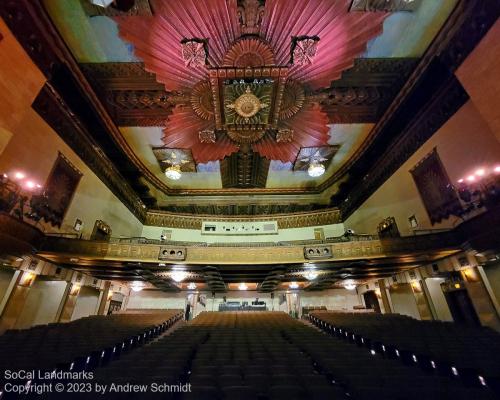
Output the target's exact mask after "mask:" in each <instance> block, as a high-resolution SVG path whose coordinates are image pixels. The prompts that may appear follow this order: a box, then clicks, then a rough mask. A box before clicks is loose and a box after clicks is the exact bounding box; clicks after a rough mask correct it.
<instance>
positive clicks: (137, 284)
mask: <svg viewBox="0 0 500 400" xmlns="http://www.w3.org/2000/svg"><path fill="white" fill-rule="evenodd" d="M130 289H132V291H133V292H140V291H141V290H142V289H144V285H143V284H142V282H134V283H132V286H130Z"/></svg>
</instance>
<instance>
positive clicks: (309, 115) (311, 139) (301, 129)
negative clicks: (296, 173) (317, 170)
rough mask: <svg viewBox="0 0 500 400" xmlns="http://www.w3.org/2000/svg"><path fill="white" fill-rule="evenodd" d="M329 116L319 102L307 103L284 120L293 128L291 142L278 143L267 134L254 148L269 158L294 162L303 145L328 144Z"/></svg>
mask: <svg viewBox="0 0 500 400" xmlns="http://www.w3.org/2000/svg"><path fill="white" fill-rule="evenodd" d="M327 124H328V116H327V115H326V114H325V113H324V112H323V111H322V110H321V107H320V106H319V105H318V104H307V105H305V106H304V108H303V109H302V110H301V111H300V112H299V113H298V114H296V115H295V116H293V117H292V118H291V119H289V120H286V121H283V122H282V125H283V126H284V127H286V128H288V129H291V130H293V139H292V141H291V142H290V143H276V140H275V139H274V137H272V136H271V135H270V134H266V136H264V138H263V139H262V140H261V141H259V142H257V143H255V144H254V145H253V146H252V148H253V150H254V151H256V152H258V153H259V154H260V155H261V156H264V157H266V158H267V159H269V160H280V161H281V162H289V161H291V162H293V161H295V158H296V157H297V154H298V152H299V150H300V148H301V147H320V146H324V145H326V144H328V139H329V137H330V136H329V134H328V133H329V131H330V129H329V127H328V125H327Z"/></svg>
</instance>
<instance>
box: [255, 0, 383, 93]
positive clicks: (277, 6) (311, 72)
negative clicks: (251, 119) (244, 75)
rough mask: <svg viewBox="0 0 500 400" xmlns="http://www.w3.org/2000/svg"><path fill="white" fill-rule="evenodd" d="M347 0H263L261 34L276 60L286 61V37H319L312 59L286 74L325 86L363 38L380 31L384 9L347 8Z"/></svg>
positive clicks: (314, 85)
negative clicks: (305, 64) (361, 10)
mask: <svg viewBox="0 0 500 400" xmlns="http://www.w3.org/2000/svg"><path fill="white" fill-rule="evenodd" d="M350 3H351V0H335V1H333V0H309V1H287V0H267V1H266V9H265V13H264V19H263V21H262V27H261V35H262V37H263V38H265V39H266V40H267V41H268V42H269V43H270V44H271V47H272V48H273V49H274V53H275V56H276V61H277V63H278V64H280V65H285V64H287V63H288V62H289V61H290V38H291V37H293V36H318V37H319V38H320V40H319V42H318V44H317V46H318V49H317V53H316V56H315V58H314V62H313V63H312V64H310V65H308V66H292V67H291V68H290V73H289V77H290V78H292V79H295V80H299V81H301V82H304V83H307V84H309V85H310V86H311V87H312V88H315V89H316V88H319V87H324V86H329V85H330V83H331V82H332V81H333V80H336V79H339V78H340V76H341V74H342V71H344V70H346V69H348V68H349V67H351V66H352V65H353V62H354V58H356V57H357V56H359V55H361V54H362V53H363V52H364V51H365V50H366V44H367V42H368V41H369V40H370V39H372V38H373V37H375V36H377V35H379V34H380V33H382V28H383V22H384V19H385V18H386V17H387V15H388V14H387V13H382V12H378V13H358V12H348V10H349V6H350Z"/></svg>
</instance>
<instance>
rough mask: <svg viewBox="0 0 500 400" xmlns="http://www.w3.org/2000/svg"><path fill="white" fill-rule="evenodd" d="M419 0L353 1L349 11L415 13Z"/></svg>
mask: <svg viewBox="0 0 500 400" xmlns="http://www.w3.org/2000/svg"><path fill="white" fill-rule="evenodd" d="M419 4H420V0H354V1H353V2H352V5H351V9H350V11H385V12H395V11H415V10H416V9H417V7H418V6H419Z"/></svg>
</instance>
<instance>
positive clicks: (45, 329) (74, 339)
mask: <svg viewBox="0 0 500 400" xmlns="http://www.w3.org/2000/svg"><path fill="white" fill-rule="evenodd" d="M182 315H183V313H182V310H163V311H161V312H155V313H141V314H137V313H134V314H125V313H124V314H114V315H109V316H90V317H86V318H81V319H78V320H75V321H72V322H69V323H52V324H48V325H38V326H35V327H33V328H30V329H24V330H9V331H6V332H5V333H4V334H3V335H2V336H0V354H1V355H2V356H1V357H0V372H3V371H5V370H12V371H16V370H31V369H36V370H41V371H52V370H54V369H57V368H59V369H64V370H72V371H77V370H84V369H89V368H92V367H94V366H96V365H99V364H104V363H106V362H109V361H110V360H112V359H113V358H116V357H118V356H119V354H120V353H121V352H124V351H126V350H127V349H129V348H132V347H135V346H137V345H139V344H142V343H145V342H147V341H149V340H150V339H152V338H154V337H156V336H158V335H159V334H160V333H161V332H163V331H164V330H165V329H167V328H168V327H170V326H171V325H172V324H173V323H175V322H176V321H178V320H179V319H181V318H182ZM3 375H4V374H2V376H3ZM0 379H1V377H0Z"/></svg>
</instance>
